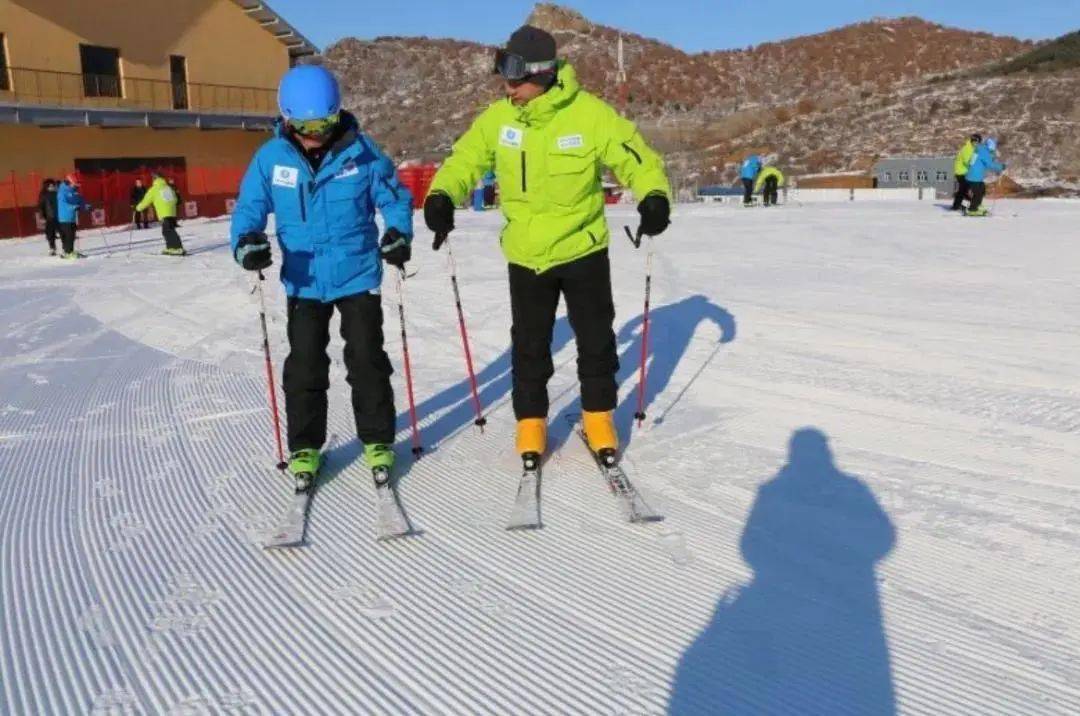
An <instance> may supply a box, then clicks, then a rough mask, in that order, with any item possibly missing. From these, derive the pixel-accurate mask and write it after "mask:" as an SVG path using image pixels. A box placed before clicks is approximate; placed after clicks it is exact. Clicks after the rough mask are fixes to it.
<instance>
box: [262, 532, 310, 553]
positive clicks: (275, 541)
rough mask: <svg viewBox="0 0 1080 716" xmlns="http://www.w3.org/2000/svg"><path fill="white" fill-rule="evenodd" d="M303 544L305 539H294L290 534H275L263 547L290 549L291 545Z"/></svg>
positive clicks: (266, 548)
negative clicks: (279, 535)
mask: <svg viewBox="0 0 1080 716" xmlns="http://www.w3.org/2000/svg"><path fill="white" fill-rule="evenodd" d="M303 544H304V540H303V539H294V538H291V537H289V536H288V535H282V536H281V537H278V536H274V537H273V538H271V539H270V540H269V541H267V542H265V543H264V544H263V546H262V547H263V549H264V550H272V549H288V548H290V547H300V546H302V545H303Z"/></svg>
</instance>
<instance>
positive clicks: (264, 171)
mask: <svg viewBox="0 0 1080 716" xmlns="http://www.w3.org/2000/svg"><path fill="white" fill-rule="evenodd" d="M341 121H342V127H343V130H344V133H343V134H342V135H341V137H340V138H339V139H338V140H336V141H335V142H334V144H333V146H332V147H331V148H330V151H329V152H328V153H327V155H326V156H325V157H324V158H323V160H322V164H321V165H320V166H319V169H318V171H314V170H313V169H312V168H311V163H310V162H309V161H308V159H307V157H305V156H304V154H303V153H302V152H301V150H300V148H299V147H297V146H296V145H295V144H293V142H292V141H291V140H289V139H288V138H287V136H286V134H285V132H286V130H285V127H284V124H283V123H282V122H280V121H279V123H278V125H277V127H276V129H275V132H274V134H275V136H274V138H273V139H270V140H269V141H268V142H267V143H266V144H264V145H263V146H262V147H260V148H259V150H258V151H257V152H255V156H254V158H253V159H252V160H251V165H250V166H248V169H247V172H246V173H245V174H244V178H243V180H242V181H241V183H240V196H239V198H238V199H237V202H236V208H235V210H234V212H233V217H232V230H231V232H230V233H231V236H230V238H231V243H232V252H233V257H234V258H235V257H236V248H237V245H238V244H239V242H240V237H241V236H243V235H244V234H247V233H251V232H259V231H265V230H266V220H267V217H268V216H269V215H270V214H271V213H273V214H274V216H275V220H276V222H277V239H278V247H279V248H280V249H281V282H282V283H283V284H284V285H285V293H286V294H287V295H289V296H292V297H296V298H310V299H315V300H318V301H323V302H327V303H329V302H331V301H335V300H337V299H339V298H343V297H345V296H352V295H355V294H359V293H365V292H367V291H372V290H375V289H378V288H379V287H380V286H381V285H382V260H381V255H380V253H379V229H378V227H377V226H376V225H375V209H378V210H379V211H380V212H381V213H382V216H383V221H384V223H385V224H386V228H387V229H390V228H395V229H397V230H398V231H400V232H401V233H402V234H403V235H405V236H406V237H408V238H409V240H410V241H411V239H412V233H413V224H412V221H413V210H412V195H411V194H410V193H409V190H408V189H406V188H405V187H404V186H403V185H402V184H401V182H399V181H398V178H397V172H396V171H395V170H394V165H393V164H392V163H391V162H390V160H389V159H388V158H387V156H386V155H385V154H383V153H382V150H380V149H379V147H378V146H376V145H375V143H374V142H373V141H372V140H371V139H370V138H368V137H367V136H366V135H365V134H363V133H362V132H361V131H360V130H359V128H358V126H357V123H356V119H355V118H354V117H353V116H352V115H351V114H348V113H347V112H342V118H341Z"/></svg>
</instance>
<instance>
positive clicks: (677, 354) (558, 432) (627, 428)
mask: <svg viewBox="0 0 1080 716" xmlns="http://www.w3.org/2000/svg"><path fill="white" fill-rule="evenodd" d="M705 321H712V322H713V323H714V324H716V326H717V328H719V329H720V340H719V341H718V342H717V346H716V348H719V347H720V346H721V345H723V344H725V343H731V342H732V341H734V340H735V332H736V329H735V317H734V316H732V315H731V313H729V312H728V311H727V310H725V309H723V308H721V307H720V306H717V305H716V304H715V303H713V302H712V301H710V300H709V299H708V297H706V296H703V295H701V294H695V295H693V296H689V297H687V298H684V299H682V300H681V301H676V302H675V303H669V304H666V305H663V306H658V307H655V308H653V309H652V311H651V312H650V313H649V346H648V348H649V350H648V355H647V365H648V375H647V377H646V380H645V413H646V415H649V410H650V407H652V404H653V401H654V400H655V399H656V396H657V395H659V394H660V393H662V392H663V391H664V390H666V389H667V387H668V385H670V383H671V379H672V377H673V376H674V375H675V370H676V369H677V368H678V367H679V363H681V362H682V359H683V357H684V356H685V355H686V351H687V349H689V347H690V344H691V342H692V341H693V340H694V333H695V332H696V331H697V328H698V326H699V325H701V323H703V322H705ZM643 322H644V314H638V315H637V316H635V317H634V318H632V319H630V320H629V321H627V322H626V323H624V324H623V326H622V328H620V329H619V332H618V333H617V334H616V336H615V342H616V345H623V344H627V342H629V343H628V344H627V345H626V347H625V348H623V350H622V351H621V353H620V354H619V372H618V373H617V374H616V381H617V382H618V384H619V385H623V386H624V385H627V384H631V385H632V386H633V389H632V390H631V391H629V392H627V394H626V396H625V397H624V398H623V399H622V400H621V401H620V403H619V405H618V406H617V407H616V408H615V426H616V428H617V429H618V431H619V438H620V440H621V441H622V444H623V447H624V449H625V447H626V446H628V445H630V443H631V442H632V440H633V437H634V431H635V428H634V413H636V412H637V405H638V392H637V391H638V387H637V386H638V380H639V368H640V364H641V342H642V330H641V329H642V323H643ZM715 354H716V349H714V351H713V353H712V354H710V356H709V358H708V359H707V361H706V362H708V361H711V360H712V358H713V356H714V355H715ZM695 378H696V375H695ZM687 387H689V384H688V386H687ZM683 392H685V389H684V390H683ZM681 397H682V393H680V395H679V396H678V397H677V398H676V399H675V401H673V403H672V404H671V405H669V406H668V407H667V408H666V409H665V410H664V413H665V414H666V413H667V412H668V411H670V410H671V407H672V406H673V405H674V403H675V402H677V401H678V400H679V399H680V398H681ZM580 413H581V401H580V399H577V400H574V401H573V402H572V403H571V404H570V405H568V406H567V407H566V408H565V409H563V410H562V411H561V413H560V415H559V416H557V417H556V418H555V419H554V420H552V421H551V425H550V427H549V440H548V442H549V444H550V447H551V450H552V451H554V450H557V449H558V448H559V447H560V446H561V445H562V444H563V443H564V442H565V441H566V440H567V439H568V438H569V436H570V435H571V428H570V420H568V419H567V418H572V417H573V416H575V415H578V414H580Z"/></svg>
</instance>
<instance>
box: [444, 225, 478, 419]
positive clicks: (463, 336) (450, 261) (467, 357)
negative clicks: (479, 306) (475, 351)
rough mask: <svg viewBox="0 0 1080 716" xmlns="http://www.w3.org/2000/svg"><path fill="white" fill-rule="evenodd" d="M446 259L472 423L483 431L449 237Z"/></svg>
mask: <svg viewBox="0 0 1080 716" xmlns="http://www.w3.org/2000/svg"><path fill="white" fill-rule="evenodd" d="M446 259H447V265H448V266H449V269H450V285H451V286H453V287H454V305H456V306H457V317H458V328H459V329H460V330H461V346H462V347H463V348H464V349H465V367H466V368H467V369H468V371H469V385H470V387H471V389H472V400H473V410H475V411H476V420H474V421H473V425H475V426H476V427H478V428H480V432H484V426H485V425H487V418H485V417H484V412H483V408H482V407H481V406H480V395H479V392H478V391H477V388H476V371H475V370H473V361H472V351H470V350H469V332H468V331H467V330H465V312H464V311H463V310H462V308H461V292H460V291H459V290H458V280H457V263H456V262H455V261H454V250H453V248H452V247H451V245H450V240H449V239H446Z"/></svg>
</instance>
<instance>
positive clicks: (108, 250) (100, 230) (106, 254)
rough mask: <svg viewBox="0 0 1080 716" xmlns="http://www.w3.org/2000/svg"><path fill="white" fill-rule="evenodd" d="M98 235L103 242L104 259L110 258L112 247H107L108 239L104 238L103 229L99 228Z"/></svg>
mask: <svg viewBox="0 0 1080 716" xmlns="http://www.w3.org/2000/svg"><path fill="white" fill-rule="evenodd" d="M98 233H99V234H101V240H102V241H103V242H105V258H107V259H108V258H112V247H111V246H109V239H108V237H106V236H105V227H104V226H99V227H98Z"/></svg>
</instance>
